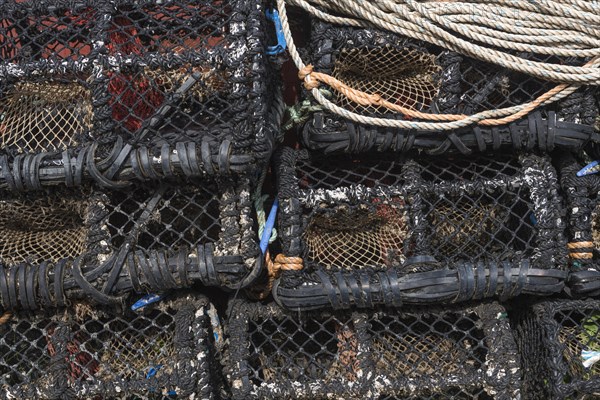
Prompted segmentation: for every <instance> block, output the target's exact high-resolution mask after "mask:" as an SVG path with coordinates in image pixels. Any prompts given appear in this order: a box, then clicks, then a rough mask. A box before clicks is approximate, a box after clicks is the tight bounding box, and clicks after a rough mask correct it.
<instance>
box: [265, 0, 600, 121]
mask: <svg viewBox="0 0 600 400" xmlns="http://www.w3.org/2000/svg"><path fill="white" fill-rule="evenodd" d="M358 1H359V0H329V1H322V0H288V2H289V3H290V4H293V5H297V6H300V7H302V8H304V9H305V10H307V11H308V12H310V13H311V14H313V15H315V16H317V17H318V18H321V19H324V20H326V21H328V22H331V23H338V24H340V23H341V24H346V25H352V26H363V27H371V26H373V25H374V26H377V27H379V28H383V29H386V30H389V31H392V32H395V33H398V34H401V35H404V36H409V37H412V38H414V39H418V40H424V41H427V42H430V43H433V44H436V45H440V46H443V47H446V48H448V49H450V50H453V51H458V52H461V53H464V54H467V55H469V56H471V57H474V58H478V59H481V60H483V61H487V62H492V63H495V64H498V65H500V66H502V67H505V68H509V69H512V70H515V71H519V72H524V73H527V74H529V75H532V76H535V77H538V78H541V79H544V80H549V81H556V82H561V84H559V85H557V86H555V87H554V88H553V89H551V90H549V91H548V92H546V93H544V94H542V95H541V96H539V97H538V98H537V99H534V100H533V101H531V102H528V103H524V104H521V105H518V106H513V107H507V108H503V109H497V110H487V111H483V112H480V113H477V114H474V115H470V116H469V115H463V114H429V113H424V112H420V111H417V110H414V109H410V108H406V107H402V106H400V105H398V104H394V103H391V102H389V101H387V100H385V99H383V98H381V96H380V95H378V94H369V93H365V92H362V91H360V90H356V89H354V88H351V87H349V86H348V85H346V84H344V83H342V82H340V81H339V80H337V79H335V78H334V77H332V76H330V75H327V74H324V73H321V72H317V71H314V70H313V67H312V65H305V64H304V62H303V61H302V59H301V57H300V55H299V53H298V51H297V48H296V46H295V43H294V41H293V39H292V35H291V32H290V28H289V21H288V18H287V13H286V6H285V0H277V7H278V10H279V15H280V18H281V22H282V26H283V31H284V35H285V37H286V41H287V43H288V49H289V53H290V56H291V58H292V60H293V61H294V63H295V64H296V66H297V68H298V70H299V74H298V76H299V77H300V79H302V80H303V81H304V86H305V87H306V88H307V89H308V90H310V91H311V93H312V95H313V97H314V98H315V99H316V100H317V102H318V103H319V104H320V105H321V106H322V107H323V108H325V109H327V110H329V111H331V112H333V113H335V114H338V115H341V116H342V117H344V118H347V119H349V120H352V121H355V122H359V123H363V124H370V125H376V126H384V127H392V128H401V129H419V130H428V131H445V130H453V129H458V128H462V127H466V126H470V125H473V124H480V125H485V126H495V125H503V124H508V123H510V122H513V121H516V120H518V119H520V118H522V117H524V116H526V115H527V114H529V113H530V112H531V111H533V110H535V109H536V108H538V107H540V106H543V105H548V104H551V103H553V102H555V101H558V100H561V99H563V98H565V97H566V96H568V95H570V94H572V93H573V92H575V91H576V90H577V89H579V88H580V87H581V86H582V85H584V84H594V85H597V84H600V68H598V67H599V66H600V46H598V44H600V29H596V27H598V26H599V24H598V21H596V19H597V18H596V19H594V18H590V17H591V15H592V14H593V13H594V12H596V11H598V12H600V6H590V5H589V4H584V3H581V2H575V3H574V4H573V5H571V4H570V3H569V5H564V4H559V3H556V2H554V1H550V0H544V1H541V3H540V4H541V5H542V7H541V9H543V10H544V12H543V13H542V12H540V11H539V9H538V8H537V6H536V7H533V6H532V5H530V4H528V3H527V2H526V1H521V0H510V1H509V0H499V1H494V2H489V1H486V0H472V1H471V2H470V3H468V2H450V3H446V2H429V3H418V2H416V1H414V0H396V1H392V0H375V1H373V2H370V3H365V2H362V1H361V2H360V4H359V3H358ZM311 3H312V4H311ZM487 3H491V4H487ZM499 7H500V8H499ZM498 10H503V12H504V13H502V14H500V15H501V17H500V18H496V15H495V14H494V12H498ZM508 11H512V12H513V13H515V14H514V15H515V17H516V16H517V15H520V14H525V18H523V17H521V18H520V19H518V21H517V20H516V18H515V19H513V22H512V24H508V23H507V19H506V17H505V15H506V13H507V12H508ZM329 12H335V13H336V14H337V15H342V16H334V15H331V14H329ZM469 13H471V14H473V15H476V16H478V17H480V19H479V20H478V21H485V23H486V24H487V25H488V26H491V27H492V28H485V27H482V26H481V24H479V26H476V25H474V24H475V23H476V22H475V20H473V22H472V23H470V24H459V23H456V22H455V21H453V20H452V17H456V16H457V15H458V16H461V18H463V19H464V18H465V17H467V16H468V15H470V14H469ZM521 19H523V21H524V25H525V26H526V28H524V29H522V30H521V28H520V26H519V25H518V24H517V23H516V22H520V21H521ZM494 21H496V23H494ZM583 21H585V22H583ZM436 24H437V25H436ZM438 25H439V26H438ZM516 26H519V28H518V29H517V28H515V27H516ZM442 28H447V30H445V29H442ZM449 31H455V32H458V33H459V34H461V35H462V36H464V37H467V38H471V39H473V40H474V41H479V42H481V43H485V44H488V45H491V46H494V47H495V48H499V49H505V50H519V51H525V52H534V53H542V54H555V55H560V56H565V57H588V56H594V58H593V59H591V60H590V61H589V62H587V63H585V64H584V65H583V66H571V65H562V64H551V63H544V62H535V61H531V60H527V59H523V58H520V57H516V56H513V55H511V54H508V53H506V52H504V51H502V50H494V49H491V48H487V47H483V46H481V45H478V44H475V43H473V42H469V41H466V40H463V39H460V38H458V37H457V36H455V35H453V34H452V33H450V32H449ZM503 38H505V39H510V40H504V39H503ZM527 40H530V41H531V42H530V43H528V42H527ZM320 83H323V84H326V85H328V86H329V87H331V88H332V89H334V90H335V91H337V92H339V93H341V94H343V95H344V96H346V97H347V98H348V99H350V100H352V101H353V102H355V103H357V104H360V105H364V106H367V105H373V106H381V107H385V108H387V109H389V110H391V111H395V112H397V113H401V114H403V115H404V116H407V117H410V118H416V119H421V120H426V121H423V122H421V121H404V120H397V119H387V118H375V117H366V116H363V115H360V114H356V113H353V112H350V111H348V110H346V109H344V108H342V107H340V106H338V105H336V104H334V103H332V102H331V101H330V100H328V99H327V98H326V97H325V96H323V94H322V93H321V92H320V90H319V89H318V86H319V84H320ZM427 121H435V122H427Z"/></svg>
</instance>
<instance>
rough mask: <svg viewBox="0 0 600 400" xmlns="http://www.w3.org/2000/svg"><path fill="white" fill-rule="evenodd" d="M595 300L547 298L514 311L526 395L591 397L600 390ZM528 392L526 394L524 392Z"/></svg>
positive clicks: (599, 307) (598, 304) (599, 309)
mask: <svg viewBox="0 0 600 400" xmlns="http://www.w3.org/2000/svg"><path fill="white" fill-rule="evenodd" d="M599 316H600V302H598V301H596V300H591V299H588V300H585V301H582V300H552V301H542V302H538V303H535V304H533V305H531V306H529V307H527V309H526V310H523V311H522V312H521V313H520V314H519V315H518V342H519V348H520V352H521V353H522V358H523V368H524V371H527V372H526V373H525V375H524V387H525V388H526V390H527V392H528V394H529V397H530V398H539V399H550V398H553V399H565V398H578V399H583V398H595V397H597V396H598V393H600V365H599V364H598V363H597V361H598V357H599V356H598V354H600V353H599V351H600V342H599V338H598V329H599V328H600V318H599ZM529 397H528V398H529Z"/></svg>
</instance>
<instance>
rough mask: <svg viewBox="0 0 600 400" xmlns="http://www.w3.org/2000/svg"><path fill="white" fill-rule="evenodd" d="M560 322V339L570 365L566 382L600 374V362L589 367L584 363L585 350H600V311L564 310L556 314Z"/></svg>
mask: <svg viewBox="0 0 600 400" xmlns="http://www.w3.org/2000/svg"><path fill="white" fill-rule="evenodd" d="M555 319H556V320H557V322H558V323H559V326H560V329H559V331H558V340H559V342H560V343H561V344H562V345H563V346H564V348H563V351H562V356H563V359H564V361H565V363H566V364H567V366H568V369H567V372H568V373H567V375H566V376H565V377H564V378H563V379H564V381H565V383H569V382H573V381H575V380H582V379H583V380H589V379H592V378H595V377H597V376H598V375H599V374H600V364H598V363H594V364H592V365H591V366H590V367H589V368H586V367H585V366H584V365H583V361H584V358H583V354H582V352H583V351H600V338H599V337H598V332H599V330H600V312H598V311H596V310H593V309H589V310H583V311H581V310H563V311H560V312H558V313H557V314H556V316H555Z"/></svg>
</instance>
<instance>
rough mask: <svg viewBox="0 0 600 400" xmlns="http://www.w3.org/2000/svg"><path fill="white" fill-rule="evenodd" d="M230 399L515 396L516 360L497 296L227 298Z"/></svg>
mask: <svg viewBox="0 0 600 400" xmlns="http://www.w3.org/2000/svg"><path fill="white" fill-rule="evenodd" d="M230 314H231V315H230V316H229V320H228V321H229V323H228V324H227V325H226V334H227V336H228V337H229V347H228V349H227V350H226V352H227V355H228V358H227V359H228V360H229V365H226V370H227V372H226V374H227V378H228V380H229V382H230V387H231V390H232V394H233V398H239V399H248V398H259V399H264V398H269V399H289V398H294V399H315V398H317V399H325V398H380V399H392V398H403V399H404V398H419V399H424V398H446V397H448V398H450V397H452V398H481V399H489V398H506V399H509V398H516V397H518V396H519V390H520V382H519V379H520V378H519V375H520V365H519V362H518V357H517V352H516V344H515V340H514V337H513V334H512V332H511V330H510V327H509V323H508V320H507V318H506V315H505V313H504V308H503V307H501V306H500V305H498V304H496V303H485V304H480V305H477V306H474V307H464V308H463V307H448V308H445V309H443V310H438V309H434V308H433V309H432V308H428V309H427V310H422V309H419V308H414V309H412V310H411V312H409V313H403V312H398V311H391V310H385V309H374V310H370V311H368V312H360V311H354V312H350V311H348V312H330V311H324V310H323V311H313V312H300V313H298V312H293V313H288V312H286V311H283V310H282V309H281V308H279V307H278V306H277V305H275V304H273V303H270V304H267V305H262V304H258V303H243V302H235V303H233V305H230Z"/></svg>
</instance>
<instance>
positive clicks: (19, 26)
mask: <svg viewBox="0 0 600 400" xmlns="http://www.w3.org/2000/svg"><path fill="white" fill-rule="evenodd" d="M16 3H22V2H16ZM56 3H57V4H56V6H55V7H52V8H51V10H45V12H39V10H36V11H37V12H31V10H30V9H27V8H20V7H18V6H15V5H14V4H10V3H8V4H6V3H5V4H4V5H3V10H2V19H1V20H0V57H1V58H2V60H3V61H7V62H13V63H16V62H19V63H25V62H34V61H39V60H44V59H54V60H60V61H62V60H68V61H76V60H81V59H82V58H83V57H86V56H88V55H89V54H90V52H91V51H92V46H93V45H92V40H91V36H92V31H93V30H94V29H95V28H96V26H97V23H98V21H99V20H100V17H99V15H98V14H97V10H96V9H94V7H90V6H81V5H79V6H76V7H69V6H67V4H66V3H63V4H62V5H60V3H58V2H56ZM28 6H29V7H31V4H29V5H28ZM38 7H39V5H38ZM36 8H37V7H36Z"/></svg>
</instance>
